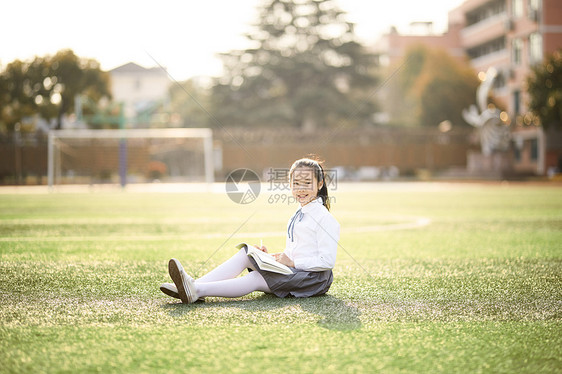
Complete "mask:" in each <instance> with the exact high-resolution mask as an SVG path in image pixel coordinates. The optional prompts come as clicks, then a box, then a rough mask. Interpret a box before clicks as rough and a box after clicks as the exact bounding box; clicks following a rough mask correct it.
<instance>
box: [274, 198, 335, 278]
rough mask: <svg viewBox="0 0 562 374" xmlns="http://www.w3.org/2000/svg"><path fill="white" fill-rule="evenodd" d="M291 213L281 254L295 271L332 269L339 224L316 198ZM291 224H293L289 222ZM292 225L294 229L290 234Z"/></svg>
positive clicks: (320, 200)
mask: <svg viewBox="0 0 562 374" xmlns="http://www.w3.org/2000/svg"><path fill="white" fill-rule="evenodd" d="M299 209H301V212H302V216H301V214H300V213H299V210H297V212H295V215H296V216H293V217H291V219H289V222H288V224H287V244H286V246H285V251H284V252H285V254H286V255H287V257H289V258H290V259H291V260H292V261H293V262H294V263H295V268H297V269H301V270H308V271H323V270H329V269H332V268H333V267H334V265H335V263H336V253H337V249H338V240H339V239H340V224H339V223H338V221H336V219H335V218H334V217H333V216H332V215H331V214H330V212H329V211H328V209H326V207H325V206H324V205H322V198H317V199H315V200H313V201H311V202H310V203H308V204H306V205H305V206H303V207H301V208H299ZM293 221H294V222H293ZM292 222H293V223H294V227H293V228H292V230H291V226H292Z"/></svg>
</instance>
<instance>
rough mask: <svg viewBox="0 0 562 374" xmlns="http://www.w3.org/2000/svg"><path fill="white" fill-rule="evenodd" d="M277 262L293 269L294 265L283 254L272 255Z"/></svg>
mask: <svg viewBox="0 0 562 374" xmlns="http://www.w3.org/2000/svg"><path fill="white" fill-rule="evenodd" d="M272 256H273V257H274V258H275V259H276V260H277V261H278V262H280V263H282V264H283V265H287V266H288V267H290V268H294V267H295V263H294V262H293V260H291V259H290V258H289V257H288V256H287V255H286V254H285V253H274V254H273V255H272Z"/></svg>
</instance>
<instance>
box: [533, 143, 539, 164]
mask: <svg viewBox="0 0 562 374" xmlns="http://www.w3.org/2000/svg"><path fill="white" fill-rule="evenodd" d="M538 159H539V140H538V139H531V161H537V160H538Z"/></svg>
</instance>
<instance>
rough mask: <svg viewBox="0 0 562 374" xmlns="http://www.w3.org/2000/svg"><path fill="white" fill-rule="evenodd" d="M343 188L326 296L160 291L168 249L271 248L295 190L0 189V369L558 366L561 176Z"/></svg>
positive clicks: (202, 267) (199, 258)
mask: <svg viewBox="0 0 562 374" xmlns="http://www.w3.org/2000/svg"><path fill="white" fill-rule="evenodd" d="M354 189H356V188H355V187H349V188H346V187H345V186H341V187H340V188H339V190H338V191H335V193H334V196H335V201H334V202H333V208H332V212H333V214H334V216H335V217H336V218H337V219H338V221H339V222H340V224H341V226H342V232H341V240H340V244H341V247H340V249H339V252H338V260H337V264H336V268H335V269H334V274H335V280H334V283H333V285H332V288H331V289H330V291H329V294H328V295H327V296H323V297H316V298H309V299H295V298H289V299H278V298H275V297H272V296H269V295H264V294H261V293H253V294H250V295H248V296H246V297H244V298H241V299H234V300H231V299H222V298H209V299H207V301H206V302H205V303H196V304H193V305H182V304H178V303H177V302H176V300H175V299H171V298H169V297H167V296H165V295H164V294H162V293H161V292H160V291H159V289H158V286H159V284H160V283H161V282H167V281H169V276H168V274H167V262H168V259H169V258H171V257H176V258H179V259H180V260H181V261H182V263H183V264H184V267H185V268H186V270H187V271H188V272H189V273H191V274H192V275H194V276H200V275H202V274H204V273H205V272H206V271H208V270H210V269H211V268H213V267H214V266H216V265H218V264H219V263H221V262H222V261H223V260H225V259H227V258H228V257H229V256H231V255H232V254H233V253H234V252H235V249H234V245H235V244H237V243H239V242H241V241H250V242H253V241H255V243H259V240H260V239H263V242H264V244H265V245H267V246H268V248H270V250H272V249H278V250H281V249H282V248H283V246H284V235H285V225H286V222H287V219H289V218H290V216H291V214H292V212H293V211H294V209H295V206H293V205H291V206H289V205H287V204H283V203H280V202H278V203H269V202H268V196H267V195H264V194H262V195H261V196H260V197H259V198H258V200H257V201H255V202H254V203H252V204H248V205H237V204H235V203H233V202H232V201H230V200H229V199H228V197H227V196H226V194H224V193H168V194H165V193H130V192H129V193H124V192H120V191H115V192H96V193H53V194H26V193H17V194H6V193H4V194H0V259H1V262H0V299H1V303H0V321H1V322H0V323H1V326H0V372H2V373H20V372H21V373H27V372H33V373H53V372H73V373H74V372H80V373H84V372H119V373H121V372H123V373H133V372H134V373H137V372H143V373H159V372H170V373H176V372H178V373H181V372H192V373H201V372H219V373H223V372H224V373H226V372H232V373H248V372H267V373H329V372H334V373H336V372H337V373H364V372H384V373H392V372H400V373H408V372H413V373H422V372H432V373H480V372H483V373H488V372H489V373H516V372H517V373H561V372H562V348H561V347H562V188H560V186H558V187H555V186H552V185H548V184H544V185H537V184H536V185H526V184H513V183H511V184H441V183H436V184H431V183H427V184H417V183H412V184H380V185H373V186H372V188H371V190H368V189H367V188H365V189H363V190H355V191H354ZM418 224H419V225H418ZM418 226H419V227H418ZM231 236H232V237H231Z"/></svg>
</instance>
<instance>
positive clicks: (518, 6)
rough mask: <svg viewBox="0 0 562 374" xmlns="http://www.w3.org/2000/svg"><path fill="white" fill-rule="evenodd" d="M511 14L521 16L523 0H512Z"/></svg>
mask: <svg viewBox="0 0 562 374" xmlns="http://www.w3.org/2000/svg"><path fill="white" fill-rule="evenodd" d="M511 14H512V15H513V17H521V16H522V15H523V0H511Z"/></svg>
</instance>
